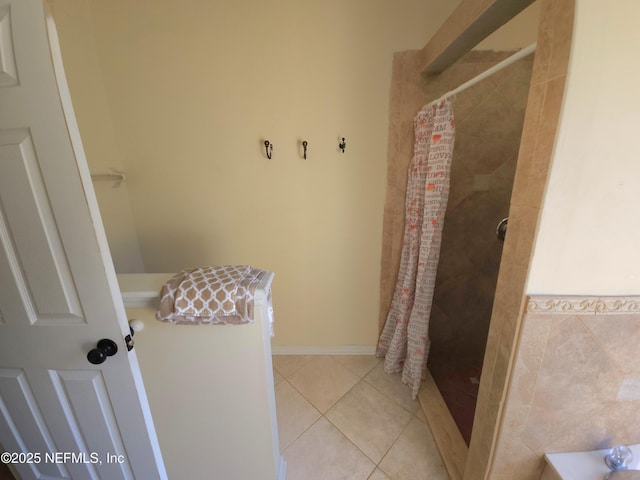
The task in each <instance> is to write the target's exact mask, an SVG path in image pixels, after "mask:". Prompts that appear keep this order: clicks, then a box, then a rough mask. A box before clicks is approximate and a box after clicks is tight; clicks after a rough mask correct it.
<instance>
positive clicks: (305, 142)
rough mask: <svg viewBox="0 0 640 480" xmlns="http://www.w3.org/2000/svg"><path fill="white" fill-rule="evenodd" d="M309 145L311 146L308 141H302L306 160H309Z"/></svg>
mask: <svg viewBox="0 0 640 480" xmlns="http://www.w3.org/2000/svg"><path fill="white" fill-rule="evenodd" d="M307 145H309V142H307V141H306V140H303V141H302V148H303V150H304V154H303V155H304V159H305V160H306V159H307Z"/></svg>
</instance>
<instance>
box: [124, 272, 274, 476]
mask: <svg viewBox="0 0 640 480" xmlns="http://www.w3.org/2000/svg"><path fill="white" fill-rule="evenodd" d="M171 275H172V274H125V275H118V282H119V284H120V290H121V292H122V297H123V300H124V303H125V307H126V310H127V315H128V318H129V320H134V319H136V320H142V321H143V322H144V329H143V330H141V331H139V332H137V333H136V334H135V335H134V340H135V351H136V354H137V357H138V361H139V363H140V369H141V371H142V377H143V380H144V386H145V389H146V392H147V396H148V397H149V404H150V406H151V412H152V414H153V420H154V423H155V427H156V430H157V433H158V439H159V441H160V448H161V450H162V455H163V457H164V462H165V466H166V469H167V473H168V475H169V478H215V479H224V480H236V479H237V480H245V479H260V480H284V478H285V470H286V462H285V461H284V460H283V459H282V458H281V457H280V452H279V447H278V428H277V421H276V405H275V395H274V385H273V370H272V365H271V333H270V330H271V329H270V327H271V325H270V320H271V312H270V310H269V306H270V302H269V295H270V288H271V281H272V279H273V273H271V272H268V274H267V275H265V277H264V278H263V280H262V281H261V284H260V285H259V287H258V288H257V290H256V294H255V300H254V302H255V319H254V320H255V321H254V323H251V324H245V325H172V324H167V323H162V322H159V321H158V320H156V319H155V318H154V314H155V311H156V308H157V305H158V302H159V292H160V289H161V287H162V285H163V284H164V282H165V281H166V280H168V279H169V278H170V276H171Z"/></svg>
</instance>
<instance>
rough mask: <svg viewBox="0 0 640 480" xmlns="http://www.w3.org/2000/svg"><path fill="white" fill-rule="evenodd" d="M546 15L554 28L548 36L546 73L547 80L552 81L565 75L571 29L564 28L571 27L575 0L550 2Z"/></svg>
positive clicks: (569, 49) (571, 34)
mask: <svg viewBox="0 0 640 480" xmlns="http://www.w3.org/2000/svg"><path fill="white" fill-rule="evenodd" d="M546 15H548V16H549V17H550V19H549V22H550V23H551V22H553V24H554V26H555V28H553V29H552V31H551V35H550V37H551V38H550V40H551V60H550V62H549V71H548V73H547V78H550V79H552V78H555V77H557V76H559V75H565V74H566V73H567V66H568V65H569V55H570V53H571V39H572V36H573V29H570V28H564V26H565V25H573V19H574V16H575V0H555V1H553V2H550V3H549V6H548V9H547V10H546Z"/></svg>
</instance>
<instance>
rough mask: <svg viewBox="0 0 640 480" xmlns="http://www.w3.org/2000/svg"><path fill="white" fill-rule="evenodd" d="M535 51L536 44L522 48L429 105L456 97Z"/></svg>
mask: <svg viewBox="0 0 640 480" xmlns="http://www.w3.org/2000/svg"><path fill="white" fill-rule="evenodd" d="M535 51H536V44H535V43H533V44H531V45H529V46H528V47H525V48H523V49H522V50H519V51H517V52H516V53H514V54H513V55H511V56H510V57H507V58H505V59H504V60H502V61H501V62H499V63H496V64H495V65H494V66H493V67H491V68H488V69H487V70H485V71H484V72H482V73H481V74H480V75H478V76H476V77H473V78H472V79H471V80H469V81H467V82H464V83H463V84H462V85H460V86H459V87H458V88H454V89H453V90H451V91H450V92H447V93H445V94H444V95H442V96H441V97H440V98H438V99H437V100H434V101H433V102H431V103H430V105H431V104H434V103H437V102H440V101H442V100H445V99H447V98H451V97H453V96H455V95H457V94H458V93H460V92H462V91H464V90H466V89H467V88H469V87H471V86H473V85H475V84H476V83H478V82H480V81H482V80H484V79H485V78H487V77H489V76H491V75H493V74H494V73H496V72H499V71H500V70H502V69H503V68H506V67H508V66H509V65H511V64H512V63H515V62H517V61H518V60H520V59H522V58H524V57H527V56H529V55H531V54H532V53H533V52H535Z"/></svg>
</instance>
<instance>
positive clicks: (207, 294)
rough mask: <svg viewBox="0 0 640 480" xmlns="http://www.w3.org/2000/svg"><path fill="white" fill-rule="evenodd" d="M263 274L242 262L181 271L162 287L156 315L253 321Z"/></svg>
mask: <svg viewBox="0 0 640 480" xmlns="http://www.w3.org/2000/svg"><path fill="white" fill-rule="evenodd" d="M265 273H266V272H265V271H264V270H259V269H256V268H252V267H249V266H246V265H241V266H234V265H225V266H222V267H200V268H194V269H189V270H183V271H182V272H180V273H178V274H176V275H174V276H173V277H172V278H171V279H170V280H169V281H168V282H167V283H165V284H164V286H163V287H162V291H161V292H160V309H159V310H158V312H157V313H156V318H157V319H158V320H160V321H163V322H169V323H181V324H192V325H193V324H241V323H253V297H254V294H255V290H256V287H257V286H258V284H259V283H260V280H261V279H262V277H263V276H264V274H265Z"/></svg>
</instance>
